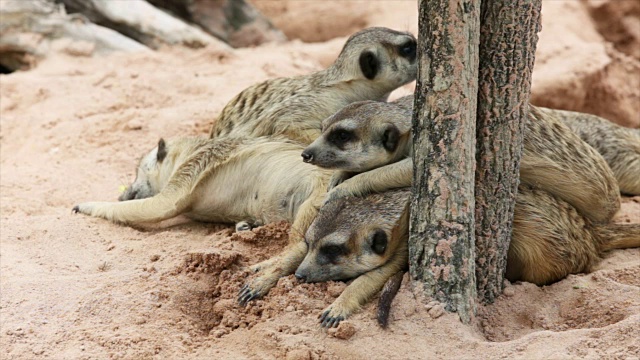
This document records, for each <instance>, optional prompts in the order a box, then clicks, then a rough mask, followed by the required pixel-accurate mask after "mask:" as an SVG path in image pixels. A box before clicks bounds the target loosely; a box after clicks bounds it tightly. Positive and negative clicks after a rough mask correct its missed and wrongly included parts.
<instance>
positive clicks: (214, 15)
mask: <svg viewBox="0 0 640 360" xmlns="http://www.w3.org/2000/svg"><path fill="white" fill-rule="evenodd" d="M149 2H150V3H152V4H154V5H155V6H158V7H161V8H164V9H167V10H168V11H170V12H171V13H173V14H174V15H176V16H178V17H180V18H182V19H184V20H185V21H187V22H191V23H194V24H197V25H199V26H201V27H202V28H203V29H204V30H205V31H207V32H208V33H209V34H211V35H213V36H215V37H217V38H218V39H220V40H222V41H224V42H226V43H228V44H230V45H231V46H233V47H245V46H256V45H260V44H262V43H265V42H283V41H286V40H287V37H286V36H285V35H284V33H283V32H282V31H280V30H278V29H277V28H276V27H275V26H273V24H272V23H271V22H270V21H269V19H267V18H266V17H265V16H263V15H262V14H261V13H260V11H258V9H256V8H255V7H254V6H253V5H251V4H250V3H248V2H246V1H245V0H232V1H230V0H149Z"/></svg>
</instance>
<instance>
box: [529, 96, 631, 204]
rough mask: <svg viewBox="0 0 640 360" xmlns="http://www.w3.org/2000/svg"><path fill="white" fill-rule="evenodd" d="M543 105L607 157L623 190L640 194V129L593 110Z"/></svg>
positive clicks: (546, 110) (629, 193)
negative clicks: (590, 111)
mask: <svg viewBox="0 0 640 360" xmlns="http://www.w3.org/2000/svg"><path fill="white" fill-rule="evenodd" d="M540 109H541V110H542V111H544V112H549V113H553V114H554V115H555V116H557V117H558V118H559V119H561V120H562V122H563V123H564V124H565V125H567V126H568V127H569V128H570V129H571V130H572V131H573V132H574V133H576V134H577V135H578V136H579V137H580V138H581V139H582V140H583V141H585V142H586V143H587V144H589V145H591V146H592V147H593V148H594V149H596V150H597V151H598V152H599V153H600V154H601V155H602V157H604V159H605V160H606V162H607V164H609V167H611V170H613V173H614V175H615V177H616V179H617V180H618V185H619V186H620V191H621V192H622V193H623V194H628V195H640V129H630V128H625V127H622V126H619V125H616V124H614V123H612V122H610V121H608V120H606V119H603V118H601V117H598V116H595V115H591V114H584V113H579V112H573V111H563V110H551V109H545V108H540Z"/></svg>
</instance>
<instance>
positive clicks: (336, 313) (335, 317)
mask: <svg viewBox="0 0 640 360" xmlns="http://www.w3.org/2000/svg"><path fill="white" fill-rule="evenodd" d="M349 315H351V311H349V310H348V309H345V308H344V307H342V306H340V305H336V304H335V303H334V304H331V305H330V306H329V307H328V308H326V309H325V310H324V311H323V312H322V314H320V316H319V317H318V318H319V319H320V326H322V327H324V328H332V327H338V325H340V322H341V321H342V320H345V319H346V318H348V317H349Z"/></svg>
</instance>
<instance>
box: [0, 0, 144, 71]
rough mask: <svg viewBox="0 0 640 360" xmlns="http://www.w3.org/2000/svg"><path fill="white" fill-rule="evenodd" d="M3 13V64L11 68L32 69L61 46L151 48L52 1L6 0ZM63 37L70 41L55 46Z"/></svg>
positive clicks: (100, 50)
mask: <svg viewBox="0 0 640 360" xmlns="http://www.w3.org/2000/svg"><path fill="white" fill-rule="evenodd" d="M0 16H1V17H2V22H0V65H2V67H4V68H6V69H8V70H10V71H15V70H20V69H28V68H30V67H32V66H33V65H35V63H37V62H38V61H39V60H41V59H43V58H45V57H46V56H47V55H49V53H50V52H52V51H55V50H58V49H61V50H63V51H67V52H72V53H73V52H76V53H81V54H82V55H87V56H89V55H93V54H96V55H104V54H108V53H111V52H114V51H141V50H149V49H148V48H147V47H146V46H144V45H143V44H140V43H139V42H136V41H134V40H132V39H130V38H128V37H126V36H124V35H122V34H120V33H118V32H116V31H113V30H111V29H107V28H105V27H102V26H98V25H95V24H92V23H90V22H88V21H87V20H86V19H84V18H82V17H80V16H71V15H67V14H66V12H65V10H64V7H63V6H61V5H57V4H55V3H53V2H52V1H47V0H32V1H22V0H3V1H1V2H0ZM65 39H66V40H65ZM61 41H66V42H67V45H66V46H63V47H56V46H54V45H55V43H59V42H61Z"/></svg>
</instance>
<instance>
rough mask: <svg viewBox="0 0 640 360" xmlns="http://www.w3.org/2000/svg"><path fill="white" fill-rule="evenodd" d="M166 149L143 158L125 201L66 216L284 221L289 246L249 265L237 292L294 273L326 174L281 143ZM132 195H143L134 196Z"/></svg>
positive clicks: (182, 143) (193, 141)
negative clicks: (250, 274) (249, 275)
mask: <svg viewBox="0 0 640 360" xmlns="http://www.w3.org/2000/svg"><path fill="white" fill-rule="evenodd" d="M167 149H168V152H167V155H166V157H165V158H164V159H163V160H162V161H157V153H158V148H157V147H156V148H154V149H153V150H152V151H151V152H149V154H147V155H146V156H145V157H143V159H142V161H141V163H140V165H139V166H138V174H137V177H136V180H135V181H134V183H133V184H132V185H131V186H130V187H129V188H130V189H132V190H128V191H129V193H128V194H127V195H128V197H127V198H130V199H132V200H128V201H121V202H90V203H82V204H79V205H77V206H76V207H74V211H76V212H81V213H83V214H86V215H91V216H96V217H102V218H105V219H107V220H110V221H114V222H119V223H126V224H137V223H145V222H159V221H162V220H165V219H169V218H172V217H174V216H177V215H180V214H183V215H186V216H187V217H190V218H192V219H195V220H199V221H211V222H221V223H225V222H227V223H228V222H231V223H234V222H239V221H248V222H250V223H269V222H273V221H278V220H287V221H292V226H291V233H290V237H289V246H288V247H287V249H285V251H284V252H283V253H282V254H281V255H280V256H278V257H276V258H274V259H271V260H269V261H267V262H264V263H261V264H258V265H256V266H255V267H254V269H255V270H256V271H258V270H260V274H258V276H257V277H256V278H255V279H253V280H252V281H251V282H250V283H249V284H248V286H247V287H246V289H245V290H247V291H248V293H246V292H245V293H244V295H248V296H250V297H251V298H256V297H260V296H263V295H264V294H266V293H267V292H268V291H269V289H270V288H271V287H272V286H273V285H275V283H276V282H277V280H278V278H280V277H282V276H285V275H289V274H291V273H293V272H294V271H295V269H296V267H297V266H298V264H300V262H301V261H302V259H303V258H304V255H305V253H306V245H305V244H304V241H303V239H304V233H305V232H306V230H307V228H308V227H309V226H310V225H311V223H312V221H313V219H314V218H315V216H316V214H317V211H318V209H319V207H320V205H321V202H322V199H323V198H324V196H325V195H326V188H327V187H326V186H327V183H328V181H329V177H330V175H331V172H330V171H327V170H322V169H319V168H317V167H315V166H313V165H309V164H305V163H303V162H302V161H300V159H299V156H300V152H301V151H302V146H301V145H298V144H296V143H292V142H291V141H288V140H284V139H282V140H277V139H267V138H256V139H239V138H237V139H214V140H210V139H202V138H180V139H176V140H173V141H170V142H169V143H168V145H167ZM213 168H215V169H216V171H215V172H212V171H211V170H212V169H213ZM247 176H250V177H251V178H250V181H247V180H248V178H247ZM132 191H133V192H136V194H134V193H132ZM139 193H144V194H146V196H149V197H146V198H137V199H136V198H135V196H137V194H139ZM242 299H244V300H245V301H244V302H246V301H248V300H247V299H246V298H245V297H242V298H241V300H242Z"/></svg>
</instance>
